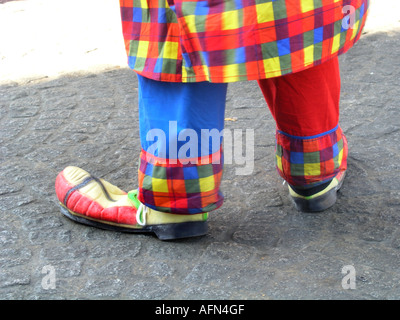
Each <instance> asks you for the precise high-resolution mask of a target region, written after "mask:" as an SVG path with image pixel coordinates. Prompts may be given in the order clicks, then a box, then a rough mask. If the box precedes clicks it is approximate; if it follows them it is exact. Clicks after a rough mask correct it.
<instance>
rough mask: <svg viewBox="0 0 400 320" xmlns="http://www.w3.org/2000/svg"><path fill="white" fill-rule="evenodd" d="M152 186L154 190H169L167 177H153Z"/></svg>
mask: <svg viewBox="0 0 400 320" xmlns="http://www.w3.org/2000/svg"><path fill="white" fill-rule="evenodd" d="M151 187H152V190H153V192H169V190H168V183H167V180H166V179H157V178H152V179H151Z"/></svg>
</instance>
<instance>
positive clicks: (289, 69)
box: [120, 0, 369, 82]
mask: <svg viewBox="0 0 400 320" xmlns="http://www.w3.org/2000/svg"><path fill="white" fill-rule="evenodd" d="M168 3H170V4H171V5H168ZM347 5H349V6H352V7H353V8H354V9H355V12H354V15H353V13H351V12H350V11H346V10H344V7H345V6H347ZM368 6H369V0H175V1H173V0H168V1H167V0H120V7H121V17H122V29H123V36H124V39H125V47H126V51H127V55H128V64H129V66H130V67H131V68H132V69H134V70H135V71H136V72H137V73H139V74H141V75H143V76H145V77H147V78H151V79H154V80H161V81H170V82H199V81H210V82H236V81H244V80H258V79H265V78H271V77H276V76H281V75H285V74H289V73H293V72H298V71H301V70H304V69H306V68H308V67H312V66H314V65H318V64H320V63H322V62H325V61H327V60H329V59H331V58H333V57H335V56H338V55H340V54H342V53H344V52H346V51H347V50H348V49H350V48H351V47H352V46H353V45H354V43H355V42H356V41H357V40H358V39H359V37H360V35H361V31H362V28H363V26H364V24H365V20H366V16H367V11H368ZM349 13H351V14H352V15H351V18H349ZM349 21H351V22H354V25H352V26H353V27H352V28H348V27H346V23H348V22H349ZM343 26H345V27H343Z"/></svg>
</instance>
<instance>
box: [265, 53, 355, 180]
mask: <svg viewBox="0 0 400 320" xmlns="http://www.w3.org/2000/svg"><path fill="white" fill-rule="evenodd" d="M259 86H260V88H261V90H262V93H263V95H264V97H265V100H266V101H267V103H268V106H269V108H270V111H271V113H272V115H273V117H274V119H275V121H276V125H277V137H276V138H277V144H276V162H277V163H276V165H277V169H278V172H279V173H280V175H281V176H282V177H283V178H284V179H285V180H286V181H287V182H288V183H289V184H290V185H293V186H299V187H308V186H314V185H316V184H319V183H324V182H326V181H329V180H330V179H332V178H333V177H335V176H336V175H337V174H339V173H340V172H341V171H344V170H346V168H347V141H346V138H345V136H344V135H343V132H342V130H341V128H340V127H339V125H338V123H339V100H340V72H339V63H338V59H337V58H335V59H332V60H330V61H328V62H325V63H323V64H321V65H318V66H315V67H312V68H310V69H307V70H305V71H302V72H298V73H294V74H290V75H285V76H282V77H277V78H271V79H264V80H260V81H259Z"/></svg>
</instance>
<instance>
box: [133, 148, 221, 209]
mask: <svg viewBox="0 0 400 320" xmlns="http://www.w3.org/2000/svg"><path fill="white" fill-rule="evenodd" d="M222 171H223V153H222V149H220V150H219V151H218V152H216V153H215V154H212V155H209V156H206V157H200V158H197V159H191V161H188V163H186V161H185V163H182V162H181V161H179V160H169V159H161V158H158V157H155V156H153V155H152V154H150V153H148V152H146V151H145V150H143V149H142V152H141V155H140V164H139V170H138V178H139V179H138V180H139V188H138V190H139V193H138V199H139V201H140V202H142V203H144V204H145V205H146V206H148V207H150V208H152V209H155V210H158V211H162V212H171V213H181V214H194V213H203V212H209V211H211V210H215V209H217V208H219V207H220V206H221V205H222V203H223V195H222V193H221V192H220V191H219V188H220V184H221V178H222Z"/></svg>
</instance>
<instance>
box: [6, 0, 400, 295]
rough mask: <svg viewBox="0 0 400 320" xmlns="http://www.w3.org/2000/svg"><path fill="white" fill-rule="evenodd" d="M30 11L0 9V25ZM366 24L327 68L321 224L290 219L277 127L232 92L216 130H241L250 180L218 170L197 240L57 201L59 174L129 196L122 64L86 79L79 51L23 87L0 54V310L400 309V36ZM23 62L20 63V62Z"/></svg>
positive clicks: (248, 88) (260, 108)
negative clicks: (138, 229)
mask: <svg viewBox="0 0 400 320" xmlns="http://www.w3.org/2000/svg"><path fill="white" fill-rule="evenodd" d="M56 2H57V1H54V2H53V3H56ZM62 2H63V1H58V2H57V3H62ZM70 2H71V1H70ZM97 2H98V3H99V6H102V5H104V6H105V7H106V6H109V5H110V1H97ZM382 2H384V1H382ZM386 2H387V3H389V4H393V5H394V3H392V2H390V1H386ZM72 3H77V2H73V1H72ZM36 4H37V5H40V4H42V5H43V4H46V1H45V0H43V1H38V2H36ZM33 8H34V1H1V3H0V17H1V16H2V15H3V17H4V15H5V14H8V18H9V19H11V17H14V18H15V19H17V18H18V17H17V16H18V15H19V14H23V11H24V10H25V11H26V12H31V11H29V10H33ZM36 9H37V8H36ZM376 12H379V13H380V11H379V8H377V10H376ZM385 12H387V13H388V14H389V13H390V10H386V11H385ZM10 15H14V16H10ZM378 16H379V15H377V14H374V13H371V18H370V21H371V22H369V23H370V24H369V25H368V26H367V28H366V31H365V34H364V36H363V38H362V39H361V41H360V42H359V43H358V44H357V45H356V47H354V48H353V49H352V50H351V51H350V52H349V53H348V54H346V55H344V56H342V57H341V58H340V61H341V70H342V86H343V88H342V102H341V103H342V105H341V125H342V127H343V129H344V131H345V133H346V135H347V138H348V141H349V146H350V156H349V169H348V176H347V178H346V181H345V183H344V185H343V188H342V190H341V191H340V192H339V199H338V202H337V204H336V205H335V206H334V207H333V208H331V209H329V210H327V211H326V212H324V213H321V214H304V213H299V212H297V211H296V210H295V209H294V208H293V206H292V204H291V202H290V200H289V199H288V194H287V186H285V185H282V180H281V179H280V178H279V177H278V175H277V173H276V171H275V169H274V162H273V159H274V122H273V120H272V117H271V116H270V114H269V113H268V111H267V108H266V105H265V102H264V100H263V98H262V95H261V93H260V91H259V89H258V87H257V84H256V83H255V82H248V83H235V84H231V85H230V86H229V92H228V100H227V111H226V117H227V121H226V128H227V129H228V130H232V131H233V130H235V129H237V130H240V129H241V130H243V131H245V130H246V129H248V128H250V129H253V130H254V133H255V161H254V170H253V173H252V174H251V175H244V176H240V175H237V174H236V173H237V171H236V170H237V168H240V167H242V166H243V165H241V164H237V163H232V164H227V165H226V166H225V173H224V180H223V184H222V190H223V192H224V194H225V199H226V200H225V204H224V206H223V207H222V208H221V209H219V210H218V211H216V212H213V213H212V214H211V216H210V220H209V233H208V234H207V235H206V236H204V237H201V238H196V239H186V240H180V241H171V242H162V241H159V240H157V239H156V238H155V237H153V236H149V235H130V234H124V233H113V232H108V231H102V230H98V229H94V228H90V227H85V226H82V225H79V224H75V223H73V222H71V221H70V220H68V219H66V218H64V217H63V216H62V215H61V214H60V212H59V209H58V206H57V201H56V198H55V195H54V180H55V177H56V175H57V173H58V172H59V171H61V170H62V169H63V168H64V167H65V166H67V165H76V166H79V167H82V168H84V169H86V170H88V171H89V172H91V173H92V174H94V175H97V176H99V177H102V178H104V179H106V180H108V181H110V182H111V183H114V184H116V185H118V186H119V187H121V188H122V189H125V190H130V189H133V188H135V187H136V186H135V181H136V178H137V159H138V155H139V151H140V150H139V139H138V122H137V81H136V78H135V75H134V73H133V72H132V71H131V70H129V69H127V68H126V67H125V66H123V65H122V64H119V61H120V60H118V59H119V57H120V51H118V52H117V53H116V54H115V56H116V57H118V58H117V59H116V60H112V61H111V62H110V61H106V62H104V63H103V62H101V63H98V61H95V62H94V63H93V64H92V65H90V62H93V60H91V59H90V57H89V58H88V57H87V56H88V55H90V54H91V53H95V51H97V49H96V50H95V49H93V50H94V51H90V46H89V47H87V48H89V49H87V48H84V49H82V50H81V51H80V52H81V53H82V56H84V57H83V58H82V59H85V61H87V62H88V68H87V69H86V70H85V69H84V68H82V66H81V65H80V63H79V62H77V66H76V67H77V69H79V70H80V71H79V70H72V67H71V68H69V67H68V65H66V67H65V69H62V67H64V65H60V69H59V70H57V72H58V73H57V74H55V73H54V74H50V73H49V74H40V73H39V74H33V73H32V74H28V73H29V71H31V70H28V69H29V68H28V67H29V64H26V65H25V66H26V68H24V70H22V71H21V70H19V72H20V74H18V77H17V75H14V76H13V73H12V68H11V67H10V65H11V66H12V63H14V62H15V61H17V62H18V60H15V56H14V57H10V56H9V55H8V54H7V50H5V49H7V48H5V47H1V44H0V63H1V64H2V65H0V67H3V70H6V71H5V72H3V73H1V76H2V77H1V79H0V84H1V85H0V115H1V118H0V142H1V145H0V148H1V149H0V159H1V171H0V179H1V184H0V244H1V246H0V299H3V300H14V299H149V300H150V299H256V300H261V299H277V300H278V299H357V300H358V299H396V300H397V299H399V298H400V271H399V263H400V215H399V214H400V179H399V178H400V164H399V163H400V111H399V109H398V107H399V104H400V98H399V94H398V90H399V89H398V88H399V85H400V76H399V70H400V53H399V48H398V43H399V41H400V28H399V29H397V28H396V27H397V26H398V24H396V23H397V22H398V20H397V19H396V21H394V24H395V26H392V25H390V27H388V28H386V29H385V28H382V29H381V30H377V29H376V27H375V26H376V25H379V23H380V22H382V20H379V19H378V18H379V17H380V18H382V17H381V16H379V17H378ZM383 20H385V19H383ZM0 21H1V19H0ZM78 21H79V20H78ZM113 21H114V20H113ZM388 21H389V20H388V19H386V21H383V22H382V23H386V22H388ZM390 21H392V20H390ZM392 22H393V21H392ZM0 24H1V22H0ZM369 26H371V27H369ZM386 26H387V25H386ZM67 29H68V28H67ZM0 30H1V31H0V32H1V36H3V35H4V34H3V32H4V31H3V30H4V29H1V28H0ZM113 30H114V29H113ZM115 30H116V31H118V28H117V27H115ZM116 31H115V32H116ZM7 32H12V30H11V29H10V30H8V31H7ZM64 32H66V33H68V32H71V30H70V29H68V30H65V31H64ZM109 34H110V35H114V34H116V33H113V32H110V33H109ZM111 38H112V37H111ZM8 39H11V37H8ZM69 39H71V35H69ZM117 40H118V39H117ZM57 41H60V43H61V44H60V46H61V47H60V48H62V41H61V40H60V39H57ZM116 42H118V41H116ZM0 43H1V41H0ZM41 43H44V42H41ZM80 43H82V44H85V45H87V42H80ZM3 44H4V42H3ZM90 45H92V44H90ZM101 47H102V44H101V43H100V44H99V45H98V48H101ZM92 48H97V46H95V47H92ZM2 49H3V51H2ZM34 50H36V51H37V52H39V53H40V47H35V46H34V43H32V47H27V48H25V52H26V57H27V59H28V58H29V55H30V54H32V52H33V51H34ZM57 50H59V49H57ZM74 50H76V52H78V50H77V48H75V49H74ZM99 51H101V50H100V49H99ZM19 54H20V56H19V57H18V59H21V63H23V61H22V60H23V59H24V54H23V53H22V52H20V53H19ZM39 55H40V54H39ZM39 55H38V56H39ZM73 56H74V58H75V59H76V56H75V55H73ZM60 57H62V58H64V56H62V55H61V53H60ZM31 59H32V58H31ZM61 60H63V61H65V59H60V61H61ZM32 61H34V59H33V60H32ZM115 61H118V62H115ZM5 62H7V63H8V65H7V66H6V65H5ZM36 67H37V66H36ZM0 70H1V69H0ZM32 70H33V69H32ZM43 70H45V69H43ZM71 70H72V71H71ZM68 71H69V72H68ZM24 72H26V74H24ZM35 72H36V71H35ZM43 72H44V71H43ZM232 120H235V121H232ZM243 141H244V140H243ZM345 266H352V267H353V268H354V271H355V285H356V288H355V289H352V288H348V289H346V286H345V287H343V286H342V281H343V278H344V277H345V275H346V274H345V273H342V269H343V267H345ZM53 276H54V277H53ZM52 279H55V282H54V283H53V282H51V280H52ZM346 283H347V282H346Z"/></svg>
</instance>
